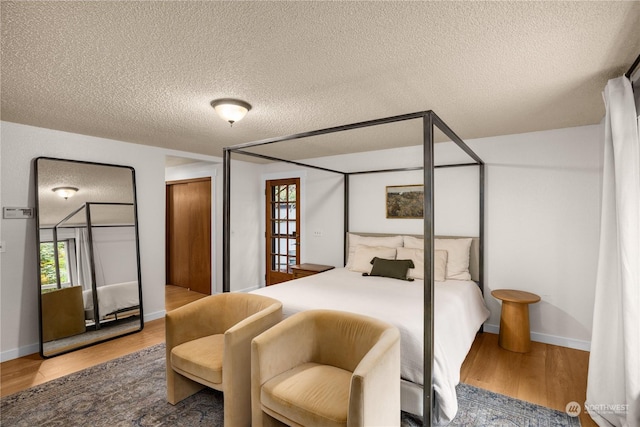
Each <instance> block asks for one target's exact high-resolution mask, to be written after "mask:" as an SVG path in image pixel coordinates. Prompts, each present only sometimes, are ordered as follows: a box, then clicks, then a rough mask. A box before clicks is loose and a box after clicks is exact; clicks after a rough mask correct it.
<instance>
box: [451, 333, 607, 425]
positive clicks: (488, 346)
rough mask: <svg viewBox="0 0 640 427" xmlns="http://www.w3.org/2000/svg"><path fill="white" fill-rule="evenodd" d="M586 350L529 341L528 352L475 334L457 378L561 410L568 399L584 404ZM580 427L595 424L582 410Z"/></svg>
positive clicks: (587, 361) (492, 336)
mask: <svg viewBox="0 0 640 427" xmlns="http://www.w3.org/2000/svg"><path fill="white" fill-rule="evenodd" d="M588 366H589V352H586V351H580V350H574V349H570V348H566V347H559V346H555V345H549V344H543V343H539V342H532V343H531V351H530V352H529V353H525V354H522V353H514V352H511V351H507V350H504V349H502V348H501V347H500V346H499V345H498V335H496V334H489V333H482V334H478V336H477V337H476V339H475V341H474V343H473V346H472V347H471V350H470V351H469V354H468V355H467V358H466V359H465V361H464V363H463V364H462V368H461V370H460V381H461V382H463V383H466V384H470V385H473V386H476V387H478V388H482V389H485V390H490V391H493V392H495V393H500V394H504V395H507V396H511V397H515V398H516V399H520V400H524V401H527V402H531V403H535V404H538V405H541V406H546V407H548V408H553V409H556V410H558V411H562V412H564V411H565V409H566V405H567V403H569V402H574V401H575V402H578V403H580V405H583V404H584V401H585V400H586V390H587V370H588ZM580 423H581V424H582V426H583V427H597V424H596V423H595V422H594V421H593V420H592V419H591V417H590V416H589V415H588V414H586V413H585V412H584V411H582V412H581V413H580Z"/></svg>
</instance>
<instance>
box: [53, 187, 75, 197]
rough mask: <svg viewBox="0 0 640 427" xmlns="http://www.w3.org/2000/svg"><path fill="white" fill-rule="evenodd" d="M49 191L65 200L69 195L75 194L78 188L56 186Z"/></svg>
mask: <svg viewBox="0 0 640 427" xmlns="http://www.w3.org/2000/svg"><path fill="white" fill-rule="evenodd" d="M51 191H53V192H54V193H56V194H57V195H58V196H60V197H62V198H63V199H65V200H67V199H68V198H69V197H72V196H73V195H74V194H76V191H78V189H77V188H76V187H56V188H54V189H53V190H51Z"/></svg>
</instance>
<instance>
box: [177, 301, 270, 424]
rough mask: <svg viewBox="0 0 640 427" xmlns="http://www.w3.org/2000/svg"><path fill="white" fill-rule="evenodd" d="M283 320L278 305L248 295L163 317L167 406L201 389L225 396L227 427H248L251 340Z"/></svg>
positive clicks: (198, 303)
mask: <svg viewBox="0 0 640 427" xmlns="http://www.w3.org/2000/svg"><path fill="white" fill-rule="evenodd" d="M280 320H282V303H281V302H280V301H278V300H275V299H273V298H268V297H265V296H262V295H253V294H246V293H223V294H217V295H211V296H208V297H205V298H202V299H200V300H197V301H194V302H192V303H190V304H187V305H185V306H182V307H180V308H178V309H175V310H172V311H170V312H168V313H167V315H166V339H167V341H166V342H167V344H166V349H167V400H168V401H169V403H171V404H174V405H175V404H176V403H178V402H180V401H181V400H183V399H185V398H186V397H188V396H191V395H192V394H194V393H196V392H198V391H199V390H201V389H203V388H204V387H205V386H207V387H210V388H213V389H215V390H220V391H222V392H223V393H224V425H225V427H248V426H250V425H251V340H252V339H253V338H254V337H255V336H257V335H259V334H260V333H262V332H263V331H265V330H267V329H269V328H270V327H271V326H273V325H275V324H276V323H278V322H279V321H280Z"/></svg>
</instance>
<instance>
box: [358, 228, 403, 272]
mask: <svg viewBox="0 0 640 427" xmlns="http://www.w3.org/2000/svg"><path fill="white" fill-rule="evenodd" d="M347 234H348V238H349V252H347V265H346V266H345V267H347V268H349V269H350V268H351V265H352V263H353V253H354V252H355V250H356V246H358V245H365V246H384V247H387V248H399V247H402V236H387V237H376V236H359V235H357V234H353V233H347ZM381 258H382V257H381ZM369 261H371V260H369Z"/></svg>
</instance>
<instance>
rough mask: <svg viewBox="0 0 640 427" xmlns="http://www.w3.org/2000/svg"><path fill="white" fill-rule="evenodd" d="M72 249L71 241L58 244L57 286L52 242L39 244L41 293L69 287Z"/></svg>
mask: <svg viewBox="0 0 640 427" xmlns="http://www.w3.org/2000/svg"><path fill="white" fill-rule="evenodd" d="M73 247H74V246H73V239H69V240H63V241H59V242H58V265H59V267H60V286H58V278H57V276H56V259H55V251H54V248H53V242H41V243H40V283H42V292H46V291H48V290H54V289H58V288H66V287H69V286H71V283H72V278H71V265H72V260H71V258H72V252H73V249H72V248H73Z"/></svg>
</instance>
